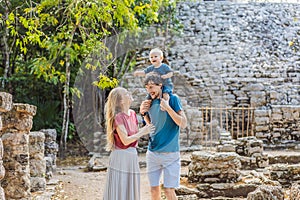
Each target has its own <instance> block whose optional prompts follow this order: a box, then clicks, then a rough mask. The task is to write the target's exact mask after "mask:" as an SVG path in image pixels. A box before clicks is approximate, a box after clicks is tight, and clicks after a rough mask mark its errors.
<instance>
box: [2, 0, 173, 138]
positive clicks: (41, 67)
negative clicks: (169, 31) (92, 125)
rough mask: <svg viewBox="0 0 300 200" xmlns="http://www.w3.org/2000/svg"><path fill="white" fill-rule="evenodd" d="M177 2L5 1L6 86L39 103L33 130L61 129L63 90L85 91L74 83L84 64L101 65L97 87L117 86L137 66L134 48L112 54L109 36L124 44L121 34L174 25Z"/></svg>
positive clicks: (22, 99) (19, 96) (20, 98)
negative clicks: (93, 60) (93, 58)
mask: <svg viewBox="0 0 300 200" xmlns="http://www.w3.org/2000/svg"><path fill="white" fill-rule="evenodd" d="M2 2H3V3H4V4H2ZM175 4H176V3H175V2H174V1H169V0H126V1H124V0H101V1H99V0H64V1H62V0H38V1H35V2H33V1H32V0H25V1H21V0H13V1H8V0H4V1H0V11H1V12H0V37H1V38H0V39H1V41H2V40H4V41H5V42H6V43H7V45H2V44H1V45H0V49H1V52H2V53H1V54H0V60H2V62H1V63H0V76H2V77H1V80H0V81H1V83H2V85H1V86H2V89H1V90H2V91H7V92H10V93H12V94H13V95H14V98H15V100H17V101H19V102H24V103H30V104H33V105H37V106H38V110H37V115H36V116H35V117H34V129H39V128H42V127H43V128H46V127H52V128H56V129H57V130H58V133H60V129H61V128H59V127H61V125H60V124H61V121H62V120H63V118H64V116H63V109H62V108H63V101H64V98H63V95H65V94H69V93H70V94H71V95H72V94H74V95H75V94H76V95H77V96H80V95H79V91H78V90H77V88H74V87H73V83H74V81H75V78H76V75H77V73H78V71H79V70H80V67H81V66H82V65H85V67H86V68H89V69H90V70H95V69H100V70H99V71H100V74H99V79H98V80H95V81H94V83H93V84H94V85H95V86H97V87H99V88H101V89H105V88H112V87H115V86H117V85H118V81H119V80H121V78H122V76H123V75H124V74H125V73H126V72H127V71H129V70H131V69H132V68H133V67H134V58H135V51H134V50H133V51H129V52H126V53H125V54H124V55H122V56H120V57H117V58H116V57H113V52H110V49H109V48H108V46H107V45H108V44H107V42H106V41H107V38H109V37H111V36H116V38H117V41H116V42H117V43H121V42H122V41H124V40H125V39H126V37H124V36H123V35H122V33H125V32H130V33H132V34H135V33H138V32H142V31H143V28H146V27H148V26H150V25H152V24H153V23H158V24H160V25H162V24H164V25H166V26H169V25H170V23H171V22H172V20H173V19H175V18H174V15H173V14H172V13H173V12H174V10H175V7H176V5H175ZM170 14H172V17H170ZM165 22H167V23H165ZM125 35H126V34H125ZM95 51H97V52H98V53H99V52H100V54H99V55H100V56H99V58H98V60H97V62H96V63H89V62H87V63H84V61H86V60H87V58H88V56H89V55H90V54H92V53H93V52H95ZM70 106H71V105H70ZM69 131H70V135H72V132H73V131H76V130H75V128H74V124H72V122H71V123H70V125H69ZM70 137H71V136H70Z"/></svg>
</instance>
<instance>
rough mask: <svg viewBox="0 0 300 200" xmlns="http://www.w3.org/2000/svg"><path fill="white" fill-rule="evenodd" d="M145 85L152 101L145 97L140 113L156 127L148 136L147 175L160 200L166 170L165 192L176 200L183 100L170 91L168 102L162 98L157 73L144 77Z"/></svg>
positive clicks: (183, 124) (154, 199)
mask: <svg viewBox="0 0 300 200" xmlns="http://www.w3.org/2000/svg"><path fill="white" fill-rule="evenodd" d="M144 83H145V86H146V89H147V92H148V93H149V95H150V96H151V98H152V100H145V101H143V102H142V104H141V106H140V113H141V115H142V116H143V117H144V120H145V121H146V123H148V124H149V123H150V122H151V123H152V124H153V125H154V126H155V127H156V129H155V132H154V133H153V134H150V136H149V146H148V151H147V154H146V160H147V174H148V178H149V182H150V186H151V199H152V200H160V187H159V181H160V177H161V175H162V173H163V177H164V179H163V184H164V191H165V195H166V197H167V199H168V200H176V199H177V198H176V194H175V188H178V187H179V184H180V183H179V181H180V151H179V133H180V128H185V127H186V125H187V119H186V116H185V113H184V111H183V109H182V105H181V102H180V99H179V97H178V96H177V95H174V94H171V95H170V98H169V101H166V100H165V99H163V98H162V87H163V85H162V79H161V78H160V77H159V76H157V75H154V74H150V75H148V76H146V78H145V81H144Z"/></svg>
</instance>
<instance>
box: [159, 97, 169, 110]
mask: <svg viewBox="0 0 300 200" xmlns="http://www.w3.org/2000/svg"><path fill="white" fill-rule="evenodd" d="M169 108H170V105H169V101H167V100H165V99H164V98H161V99H160V109H161V110H162V111H167V110H168V109H169Z"/></svg>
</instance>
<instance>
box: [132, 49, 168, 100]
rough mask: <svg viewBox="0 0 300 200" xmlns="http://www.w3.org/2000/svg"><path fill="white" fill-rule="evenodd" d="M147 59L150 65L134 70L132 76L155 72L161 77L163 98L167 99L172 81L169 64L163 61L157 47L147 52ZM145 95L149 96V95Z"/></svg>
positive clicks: (161, 53)
mask: <svg viewBox="0 0 300 200" xmlns="http://www.w3.org/2000/svg"><path fill="white" fill-rule="evenodd" d="M149 59H150V62H151V64H152V65H150V66H148V67H147V68H146V69H144V70H137V71H135V72H134V76H145V75H146V74H148V73H157V74H159V75H160V76H161V78H162V79H163V89H162V92H163V96H162V97H163V98H164V99H165V100H167V101H168V100H169V98H170V96H169V93H172V92H173V83H172V79H171V77H172V76H173V70H172V69H171V68H170V66H169V65H167V64H165V63H163V59H164V56H163V52H162V51H161V50H160V49H158V48H155V49H152V50H151V51H150V54H149ZM147 97H149V98H150V95H148V96H147Z"/></svg>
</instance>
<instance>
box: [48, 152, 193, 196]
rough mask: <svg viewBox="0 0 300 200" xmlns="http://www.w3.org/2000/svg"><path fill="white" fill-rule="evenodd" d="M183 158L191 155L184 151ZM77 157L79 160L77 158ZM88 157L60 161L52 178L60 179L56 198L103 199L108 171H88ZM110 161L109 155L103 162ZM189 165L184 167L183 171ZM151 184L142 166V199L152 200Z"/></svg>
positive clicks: (142, 156) (142, 160)
mask: <svg viewBox="0 0 300 200" xmlns="http://www.w3.org/2000/svg"><path fill="white" fill-rule="evenodd" d="M182 158H184V159H189V155H188V154H186V153H182ZM76 159H77V160H76ZM88 160H89V158H88V157H80V158H70V160H68V159H66V160H64V161H59V162H58V164H57V170H56V173H54V176H53V177H52V179H54V180H58V181H59V189H58V193H57V194H56V196H55V198H54V199H57V200H58V199H67V200H102V198H103V191H104V187H105V181H106V171H98V172H88V171H87V170H86V166H87V163H88ZM139 160H140V161H141V162H144V161H145V154H139ZM107 163H108V157H105V158H103V164H106V166H107ZM185 171H187V167H182V173H184V172H185ZM149 189H150V186H149V183H148V178H147V174H146V168H145V167H141V199H142V200H150V190H149Z"/></svg>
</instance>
